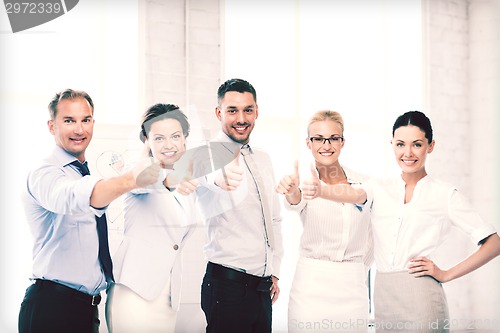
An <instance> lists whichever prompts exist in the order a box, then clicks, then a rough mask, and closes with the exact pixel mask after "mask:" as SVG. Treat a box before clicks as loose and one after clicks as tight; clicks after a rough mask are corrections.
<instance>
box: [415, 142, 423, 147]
mask: <svg viewBox="0 0 500 333" xmlns="http://www.w3.org/2000/svg"><path fill="white" fill-rule="evenodd" d="M414 146H415V147H416V148H420V147H422V144H421V143H420V142H415V144H414Z"/></svg>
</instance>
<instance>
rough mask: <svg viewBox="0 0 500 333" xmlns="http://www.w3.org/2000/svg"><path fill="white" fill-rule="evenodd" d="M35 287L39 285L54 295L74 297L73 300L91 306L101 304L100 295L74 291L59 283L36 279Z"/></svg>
mask: <svg viewBox="0 0 500 333" xmlns="http://www.w3.org/2000/svg"><path fill="white" fill-rule="evenodd" d="M35 284H36V285H39V286H40V287H42V288H44V289H45V288H46V289H50V290H52V291H54V292H56V293H60V294H64V295H67V296H70V297H74V298H75V299H77V300H79V301H82V302H84V303H87V304H90V305H92V306H97V305H99V303H101V294H97V295H95V296H92V295H89V294H86V293H83V292H81V291H78V290H76V289H73V288H70V287H68V286H65V285H62V284H60V283H57V282H54V281H50V280H40V279H37V280H36V281H35Z"/></svg>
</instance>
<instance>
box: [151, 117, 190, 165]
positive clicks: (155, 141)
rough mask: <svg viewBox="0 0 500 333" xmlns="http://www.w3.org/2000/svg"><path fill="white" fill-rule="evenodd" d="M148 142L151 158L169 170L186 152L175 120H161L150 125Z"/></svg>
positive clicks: (183, 137) (180, 130) (178, 125)
mask: <svg viewBox="0 0 500 333" xmlns="http://www.w3.org/2000/svg"><path fill="white" fill-rule="evenodd" d="M148 141H149V145H150V147H151V152H152V154H153V157H154V158H155V159H157V160H158V161H161V162H162V164H163V165H164V166H165V167H167V168H171V167H172V165H173V164H174V163H175V162H176V161H177V160H179V159H180V158H181V156H182V154H184V152H185V151H186V138H185V136H184V133H183V132H182V126H181V124H180V122H179V121H178V120H176V119H171V118H167V119H162V120H159V121H156V122H154V123H152V124H151V130H150V131H149V133H148Z"/></svg>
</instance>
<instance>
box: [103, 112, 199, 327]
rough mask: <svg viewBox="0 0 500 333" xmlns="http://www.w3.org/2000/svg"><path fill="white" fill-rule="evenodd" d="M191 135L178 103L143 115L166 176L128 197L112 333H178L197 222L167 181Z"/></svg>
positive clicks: (111, 304) (110, 308)
mask: <svg viewBox="0 0 500 333" xmlns="http://www.w3.org/2000/svg"><path fill="white" fill-rule="evenodd" d="M188 134H189V123H188V121H187V118H186V116H185V115H184V113H183V112H182V111H181V110H180V109H179V108H178V107H177V106H176V105H173V104H156V105H153V106H152V107H150V108H149V109H148V110H147V111H146V113H145V114H144V116H143V122H142V131H141V134H140V138H141V140H142V141H143V142H144V144H145V148H146V150H147V151H149V148H150V153H149V154H150V156H152V157H153V158H154V159H155V160H156V161H158V162H160V163H161V165H162V167H163V168H164V173H163V176H162V177H161V178H160V179H158V182H157V183H156V184H154V185H152V186H150V187H149V188H145V189H141V190H138V191H134V192H131V193H128V194H127V195H126V196H125V199H124V210H125V218H124V219H125V220H124V226H125V229H124V235H123V240H122V242H121V244H120V245H119V247H118V250H117V251H116V253H115V255H114V256H113V263H114V270H113V273H114V276H115V282H116V283H115V284H114V285H113V286H112V288H111V290H110V292H109V293H108V301H107V302H106V317H107V324H108V328H109V331H110V332H115V333H122V332H148V333H153V332H162V333H166V332H174V329H175V323H176V318H177V310H178V309H179V302H180V289H181V284H180V282H181V281H180V280H181V254H182V249H183V247H184V245H185V242H186V239H187V238H188V236H189V235H190V234H191V233H192V231H194V226H195V225H194V223H195V222H196V219H195V216H194V215H193V214H194V211H195V210H194V204H193V202H192V200H190V197H189V196H186V195H185V194H187V193H186V192H183V193H177V191H172V189H168V188H166V185H165V184H166V181H165V178H166V175H167V174H168V173H169V172H170V171H171V170H172V169H173V165H174V163H175V162H176V161H178V160H179V159H180V157H181V156H182V155H183V154H184V152H185V150H186V137H187V136H188ZM191 182H192V185H193V186H194V185H195V183H194V182H195V181H191ZM182 185H183V188H184V190H185V188H187V187H188V186H186V184H185V183H183V184H182ZM188 185H189V184H188Z"/></svg>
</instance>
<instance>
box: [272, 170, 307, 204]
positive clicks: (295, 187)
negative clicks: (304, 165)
mask: <svg viewBox="0 0 500 333" xmlns="http://www.w3.org/2000/svg"><path fill="white" fill-rule="evenodd" d="M299 184H300V177H299V162H298V161H295V162H294V167H293V173H292V174H290V175H286V176H284V177H283V178H282V179H281V180H280V182H279V184H278V186H276V192H277V193H279V194H284V195H285V196H286V199H287V201H288V202H289V203H291V204H292V205H296V204H298V203H299V202H300V198H301V193H300V188H299Z"/></svg>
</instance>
